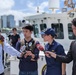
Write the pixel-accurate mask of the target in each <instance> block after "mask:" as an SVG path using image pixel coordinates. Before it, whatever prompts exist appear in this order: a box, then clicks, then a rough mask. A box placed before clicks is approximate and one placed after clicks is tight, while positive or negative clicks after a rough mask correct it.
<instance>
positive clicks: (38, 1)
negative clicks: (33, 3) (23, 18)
mask: <svg viewBox="0 0 76 75" xmlns="http://www.w3.org/2000/svg"><path fill="white" fill-rule="evenodd" d="M37 13H39V0H37Z"/></svg>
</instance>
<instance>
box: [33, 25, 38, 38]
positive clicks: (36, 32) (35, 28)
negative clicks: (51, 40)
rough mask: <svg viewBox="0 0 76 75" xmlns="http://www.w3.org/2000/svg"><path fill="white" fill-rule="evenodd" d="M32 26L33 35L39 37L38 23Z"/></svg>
mask: <svg viewBox="0 0 76 75" xmlns="http://www.w3.org/2000/svg"><path fill="white" fill-rule="evenodd" d="M33 28H34V36H35V37H37V38H38V37H39V30H38V29H39V28H38V25H37V24H33Z"/></svg>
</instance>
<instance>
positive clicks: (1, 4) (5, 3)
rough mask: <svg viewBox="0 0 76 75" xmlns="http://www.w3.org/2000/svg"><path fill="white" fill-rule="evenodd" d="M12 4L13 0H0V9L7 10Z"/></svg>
mask: <svg viewBox="0 0 76 75" xmlns="http://www.w3.org/2000/svg"><path fill="white" fill-rule="evenodd" d="M14 4H15V3H14V0H0V10H9V9H11V8H12V7H13V6H14Z"/></svg>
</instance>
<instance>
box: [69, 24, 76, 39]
mask: <svg viewBox="0 0 76 75" xmlns="http://www.w3.org/2000/svg"><path fill="white" fill-rule="evenodd" d="M68 37H69V39H71V40H72V39H76V37H75V36H74V34H73V31H72V24H71V23H69V24H68Z"/></svg>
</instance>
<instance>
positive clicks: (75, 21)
mask: <svg viewBox="0 0 76 75" xmlns="http://www.w3.org/2000/svg"><path fill="white" fill-rule="evenodd" d="M72 25H74V26H75V27H76V18H74V19H73V20H72Z"/></svg>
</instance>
